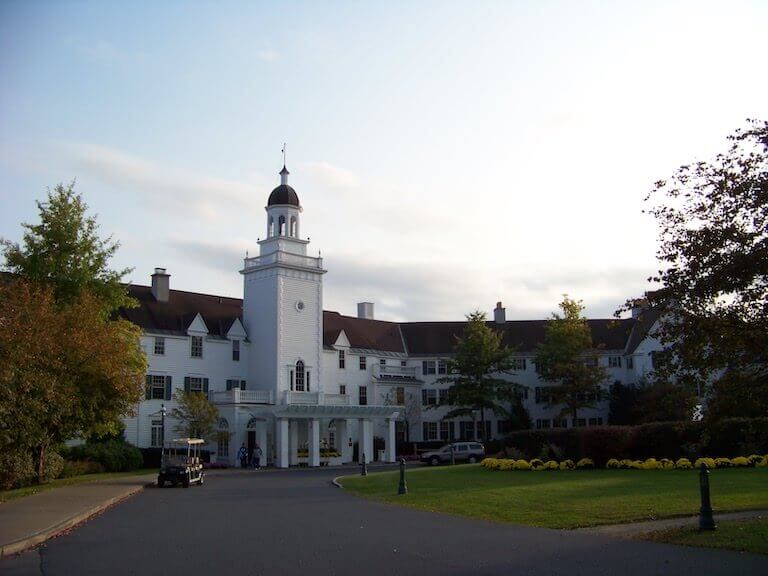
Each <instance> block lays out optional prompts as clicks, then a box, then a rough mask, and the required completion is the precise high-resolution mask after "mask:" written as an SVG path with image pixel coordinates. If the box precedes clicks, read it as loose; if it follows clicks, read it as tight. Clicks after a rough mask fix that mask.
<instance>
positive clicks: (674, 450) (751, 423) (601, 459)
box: [505, 418, 768, 467]
mask: <svg viewBox="0 0 768 576" xmlns="http://www.w3.org/2000/svg"><path fill="white" fill-rule="evenodd" d="M505 446H507V447H509V448H515V449H517V450H519V451H520V452H522V453H523V454H524V455H525V456H526V457H528V458H537V457H539V456H540V455H542V454H544V453H547V452H548V451H552V448H554V449H555V451H557V452H558V453H560V454H561V456H562V458H564V459H569V460H573V461H574V462H577V461H579V460H581V459H583V458H591V459H592V460H594V462H595V464H596V465H597V466H598V467H604V466H605V464H606V462H608V460H610V459H612V458H617V459H631V460H642V461H645V460H646V459H648V458H664V459H670V460H678V459H680V458H689V459H694V460H695V459H696V458H698V457H699V456H703V455H706V454H722V455H723V456H724V457H728V458H732V457H737V456H740V455H741V454H751V453H766V452H768V418H729V419H726V420H720V421H718V422H657V423H652V424H642V425H640V426H593V427H588V428H566V429H555V430H520V431H516V432H512V433H511V434H510V435H509V436H507V438H506V439H505Z"/></svg>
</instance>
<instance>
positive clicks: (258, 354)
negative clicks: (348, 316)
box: [240, 165, 326, 404]
mask: <svg viewBox="0 0 768 576" xmlns="http://www.w3.org/2000/svg"><path fill="white" fill-rule="evenodd" d="M289 174H290V173H289V172H288V169H287V168H286V167H285V165H283V169H282V170H281V171H280V185H279V186H278V187H277V188H275V189H274V190H272V193H271V194H270V195H269V199H268V200H267V206H266V207H265V210H266V212H267V237H266V238H265V239H264V240H260V241H259V255H258V256H255V257H253V258H246V259H245V261H244V266H243V269H242V270H241V271H240V273H241V274H242V275H243V281H244V289H243V324H244V325H245V329H246V331H247V332H248V335H249V338H250V339H251V342H252V346H251V349H252V350H253V352H252V353H251V354H250V355H249V358H250V362H251V365H250V367H249V372H250V377H251V380H252V381H253V382H254V385H255V386H254V387H255V388H258V389H262V390H273V391H274V393H275V402H277V403H278V404H280V403H283V402H284V398H285V396H286V392H287V391H290V390H294V391H299V392H322V379H321V374H320V355H321V354H322V346H323V283H322V279H323V274H325V272H326V271H325V270H324V269H323V261H322V258H320V257H317V258H315V257H313V256H307V246H308V245H309V240H305V239H302V238H301V236H300V230H301V227H300V219H301V213H302V207H301V203H300V202H299V196H298V194H297V193H296V190H294V189H293V188H292V187H291V186H290V185H289V184H288V176H289Z"/></svg>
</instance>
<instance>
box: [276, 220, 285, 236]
mask: <svg viewBox="0 0 768 576" xmlns="http://www.w3.org/2000/svg"><path fill="white" fill-rule="evenodd" d="M277 231H278V234H280V236H285V216H280V219H279V220H278V221H277Z"/></svg>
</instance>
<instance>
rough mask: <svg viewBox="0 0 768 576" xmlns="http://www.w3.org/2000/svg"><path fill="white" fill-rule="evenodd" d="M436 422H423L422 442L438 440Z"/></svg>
mask: <svg viewBox="0 0 768 576" xmlns="http://www.w3.org/2000/svg"><path fill="white" fill-rule="evenodd" d="M437 433H438V428H437V422H424V442H429V441H431V440H439V438H438V437H437Z"/></svg>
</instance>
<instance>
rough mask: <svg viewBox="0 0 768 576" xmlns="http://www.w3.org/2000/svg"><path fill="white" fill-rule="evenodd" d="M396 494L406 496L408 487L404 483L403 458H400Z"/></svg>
mask: <svg viewBox="0 0 768 576" xmlns="http://www.w3.org/2000/svg"><path fill="white" fill-rule="evenodd" d="M397 493H398V494H408V485H407V484H406V483H405V458H400V484H399V485H398V487H397Z"/></svg>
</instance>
